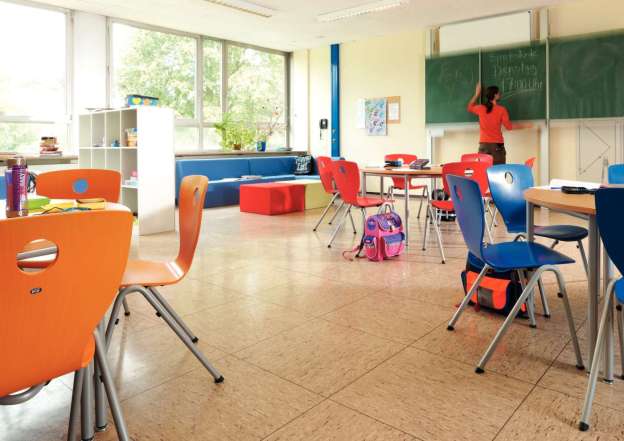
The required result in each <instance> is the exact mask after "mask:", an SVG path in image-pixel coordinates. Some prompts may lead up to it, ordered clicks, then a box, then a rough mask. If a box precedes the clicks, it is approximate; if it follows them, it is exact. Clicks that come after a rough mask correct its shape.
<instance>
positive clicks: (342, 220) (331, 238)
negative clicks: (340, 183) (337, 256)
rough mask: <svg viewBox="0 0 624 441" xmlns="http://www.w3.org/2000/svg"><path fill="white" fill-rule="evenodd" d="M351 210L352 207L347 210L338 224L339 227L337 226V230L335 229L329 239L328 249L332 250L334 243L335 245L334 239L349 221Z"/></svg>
mask: <svg viewBox="0 0 624 441" xmlns="http://www.w3.org/2000/svg"><path fill="white" fill-rule="evenodd" d="M343 204H344V202H343ZM350 209H351V206H350V205H349V206H348V207H346V208H345V211H344V214H343V215H342V217H341V218H340V222H338V225H337V226H336V228H335V229H334V232H333V233H332V235H331V237H330V238H329V243H328V244H327V248H331V246H332V243H334V239H335V238H336V235H337V234H338V231H340V229H341V228H342V224H344V223H345V220H346V219H347V216H348V215H349V210H350Z"/></svg>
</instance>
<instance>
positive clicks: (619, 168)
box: [609, 164, 624, 184]
mask: <svg viewBox="0 0 624 441" xmlns="http://www.w3.org/2000/svg"><path fill="white" fill-rule="evenodd" d="M609 184H624V164H614V165H610V166H609Z"/></svg>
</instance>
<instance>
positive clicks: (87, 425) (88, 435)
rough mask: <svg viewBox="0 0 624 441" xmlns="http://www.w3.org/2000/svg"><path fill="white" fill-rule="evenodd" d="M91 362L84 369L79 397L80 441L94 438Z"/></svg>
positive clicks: (88, 440)
mask: <svg viewBox="0 0 624 441" xmlns="http://www.w3.org/2000/svg"><path fill="white" fill-rule="evenodd" d="M92 378H93V362H91V363H90V364H89V365H88V366H87V367H86V368H84V376H83V381H82V394H81V396H80V425H81V437H82V441H90V440H92V439H93V437H94V436H95V431H94V430H93V408H92V406H91V405H92V403H93V381H91V379H92Z"/></svg>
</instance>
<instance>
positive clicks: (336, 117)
mask: <svg viewBox="0 0 624 441" xmlns="http://www.w3.org/2000/svg"><path fill="white" fill-rule="evenodd" d="M331 95H332V98H331V106H332V112H331V155H332V156H333V157H339V156H340V45H339V44H332V45H331Z"/></svg>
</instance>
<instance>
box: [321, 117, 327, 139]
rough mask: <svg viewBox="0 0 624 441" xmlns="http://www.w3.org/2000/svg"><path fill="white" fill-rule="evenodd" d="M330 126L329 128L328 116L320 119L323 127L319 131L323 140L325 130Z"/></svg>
mask: <svg viewBox="0 0 624 441" xmlns="http://www.w3.org/2000/svg"><path fill="white" fill-rule="evenodd" d="M328 128H329V121H328V120H327V118H323V119H321V120H319V129H321V130H320V131H319V132H320V135H321V141H322V140H323V132H324V131H325V130H327V129H328Z"/></svg>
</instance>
